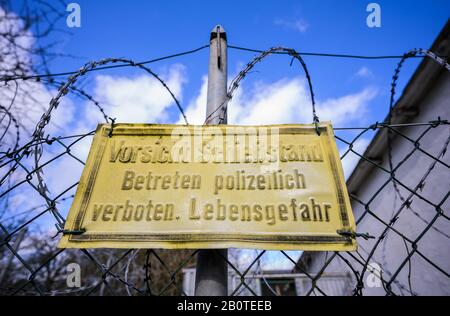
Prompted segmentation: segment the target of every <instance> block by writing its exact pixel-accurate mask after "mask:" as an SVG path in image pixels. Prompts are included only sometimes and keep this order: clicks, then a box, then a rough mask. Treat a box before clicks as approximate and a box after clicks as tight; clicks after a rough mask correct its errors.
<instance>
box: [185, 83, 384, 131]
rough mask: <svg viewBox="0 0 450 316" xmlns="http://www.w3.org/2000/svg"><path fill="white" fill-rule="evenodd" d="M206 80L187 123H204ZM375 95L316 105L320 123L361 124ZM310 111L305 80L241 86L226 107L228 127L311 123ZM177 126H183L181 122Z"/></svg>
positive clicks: (370, 90)
mask: <svg viewBox="0 0 450 316" xmlns="http://www.w3.org/2000/svg"><path fill="white" fill-rule="evenodd" d="M206 91H207V79H206V77H204V78H203V84H202V87H201V89H200V92H199V94H198V96H197V97H196V98H194V99H193V100H192V101H191V102H190V103H189V105H188V106H187V108H186V113H187V117H188V120H189V122H190V123H194V124H203V122H204V120H205V107H206ZM376 95H377V90H376V89H375V88H371V87H368V88H365V89H363V90H361V91H359V92H356V93H353V94H348V95H345V96H341V97H337V98H329V99H326V100H324V101H320V100H319V101H318V102H317V104H316V110H317V114H318V115H319V117H320V119H321V120H322V121H326V120H331V121H332V123H333V125H334V126H337V125H348V124H350V123H352V122H355V121H358V122H360V121H363V120H365V119H366V117H367V114H368V104H369V102H370V101H371V100H372V99H373V98H374V97H375V96H376ZM311 122H312V110H311V101H310V96H309V92H308V89H307V83H306V81H305V80H304V79H301V78H293V79H282V80H279V81H276V82H274V83H270V84H268V83H261V82H259V83H257V84H255V85H254V86H253V87H252V88H251V89H249V90H248V89H247V88H246V87H245V86H241V87H240V88H239V90H238V91H237V93H236V95H235V96H234V97H233V99H232V100H231V101H230V102H229V104H228V123H229V124H243V125H252V124H278V123H280V124H281V123H311ZM179 123H182V120H181V118H180V120H179Z"/></svg>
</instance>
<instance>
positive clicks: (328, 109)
mask: <svg viewBox="0 0 450 316" xmlns="http://www.w3.org/2000/svg"><path fill="white" fill-rule="evenodd" d="M376 95H377V90H376V89H375V88H372V87H369V88H365V89H364V90H362V91H360V92H357V93H353V94H349V95H345V96H343V97H338V98H330V99H327V100H325V101H323V102H318V103H317V114H318V115H319V117H320V119H321V120H323V121H331V122H332V123H333V126H338V125H346V124H349V123H351V122H354V121H357V120H358V121H359V120H364V119H365V118H366V117H367V114H368V104H369V102H370V101H371V100H372V99H373V98H374V97H375V96H376Z"/></svg>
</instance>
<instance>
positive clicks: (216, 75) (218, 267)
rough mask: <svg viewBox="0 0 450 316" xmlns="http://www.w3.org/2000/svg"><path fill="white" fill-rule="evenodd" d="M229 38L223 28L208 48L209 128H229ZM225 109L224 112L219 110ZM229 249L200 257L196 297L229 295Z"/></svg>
mask: <svg viewBox="0 0 450 316" xmlns="http://www.w3.org/2000/svg"><path fill="white" fill-rule="evenodd" d="M226 101H227V37H226V33H225V30H224V29H223V28H222V26H220V25H217V26H216V27H214V29H213V30H212V32H211V38H210V46H209V71H208V93H207V104H206V121H205V123H206V124H226V123H227V113H226V110H224V109H225V108H226ZM219 107H222V108H223V109H222V108H219ZM227 256H228V250H227V249H217V250H216V249H203V250H200V251H199V252H198V255H197V269H196V274H195V295H196V296H226V295H228V267H227V262H226V261H225V260H224V258H227Z"/></svg>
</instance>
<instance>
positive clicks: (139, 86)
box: [94, 65, 186, 123]
mask: <svg viewBox="0 0 450 316" xmlns="http://www.w3.org/2000/svg"><path fill="white" fill-rule="evenodd" d="M161 77H162V79H163V80H164V81H165V82H166V84H167V86H168V87H169V88H170V89H171V91H172V92H173V93H174V95H175V96H176V97H177V98H178V100H179V101H180V102H181V97H180V96H181V91H182V86H183V84H184V83H185V82H186V76H185V69H184V67H183V66H182V65H174V66H172V67H170V68H169V71H168V72H167V73H166V74H163V75H162V76H161ZM94 96H95V98H96V99H98V100H100V103H104V104H105V105H106V106H105V111H106V113H108V115H109V116H111V117H114V118H116V119H117V122H126V123H149V122H161V121H165V120H166V119H167V115H168V113H167V110H168V108H169V107H171V106H172V105H174V104H175V102H174V100H173V99H172V97H171V95H170V94H169V92H168V91H167V90H166V89H165V88H164V87H163V86H162V85H161V83H160V82H159V81H157V80H156V79H155V78H153V77H151V76H149V75H148V74H145V75H140V76H138V77H135V78H129V77H118V76H109V75H100V76H97V77H96V86H95V92H94ZM98 115H99V114H98ZM96 119H98V117H96Z"/></svg>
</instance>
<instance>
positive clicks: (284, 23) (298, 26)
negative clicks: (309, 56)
mask: <svg viewBox="0 0 450 316" xmlns="http://www.w3.org/2000/svg"><path fill="white" fill-rule="evenodd" d="M273 23H274V24H275V25H277V26H281V27H283V28H285V29H289V30H293V31H296V32H299V33H305V32H306V31H307V30H308V28H309V24H308V23H307V22H306V21H305V20H303V19H294V20H286V19H275V21H274V22H273Z"/></svg>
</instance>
